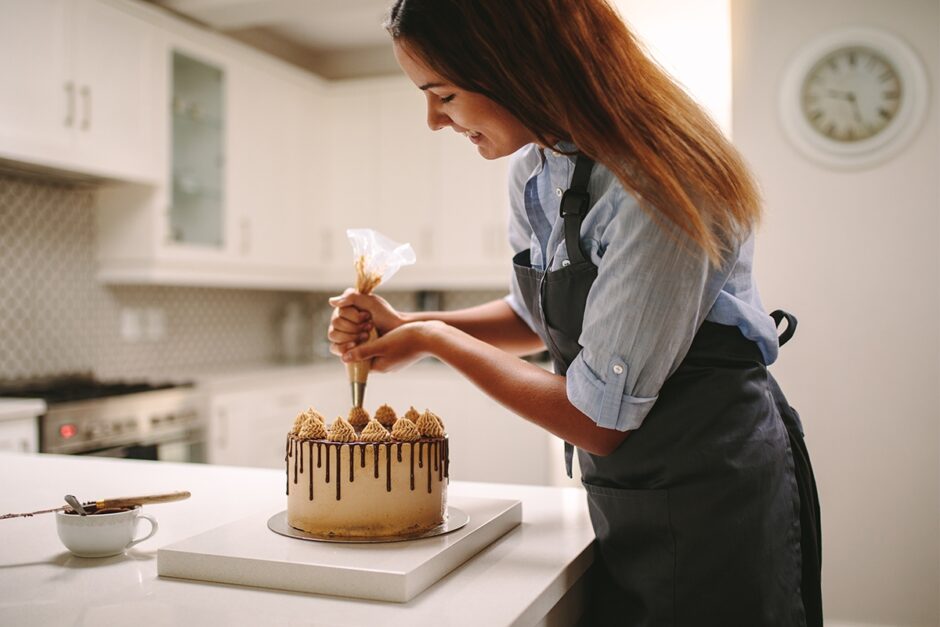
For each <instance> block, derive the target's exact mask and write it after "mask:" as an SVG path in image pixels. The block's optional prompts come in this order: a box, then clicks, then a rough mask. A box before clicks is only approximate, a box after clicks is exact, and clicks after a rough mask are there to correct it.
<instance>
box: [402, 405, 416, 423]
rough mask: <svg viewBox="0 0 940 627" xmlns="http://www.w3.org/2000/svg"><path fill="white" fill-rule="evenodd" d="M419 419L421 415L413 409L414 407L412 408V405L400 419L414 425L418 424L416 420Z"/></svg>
mask: <svg viewBox="0 0 940 627" xmlns="http://www.w3.org/2000/svg"><path fill="white" fill-rule="evenodd" d="M420 417H421V414H419V413H418V410H417V409H415V406H414V405H412V406H411V407H409V408H408V411H406V412H405V415H404V416H402V418H407V419H408V420H410V421H411V422H414V423H417V422H418V418H420Z"/></svg>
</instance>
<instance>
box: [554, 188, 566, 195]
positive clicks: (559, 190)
mask: <svg viewBox="0 0 940 627" xmlns="http://www.w3.org/2000/svg"><path fill="white" fill-rule="evenodd" d="M564 193H565V192H564V190H563V189H562V188H560V187H556V188H555V195H556V196H558V197H559V198H561V197H562V195H563V194H564Z"/></svg>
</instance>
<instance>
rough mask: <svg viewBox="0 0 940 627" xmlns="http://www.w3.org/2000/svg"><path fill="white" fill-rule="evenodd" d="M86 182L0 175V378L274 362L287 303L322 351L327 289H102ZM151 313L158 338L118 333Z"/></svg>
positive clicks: (462, 295) (311, 357) (464, 301)
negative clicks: (127, 319)
mask: <svg viewBox="0 0 940 627" xmlns="http://www.w3.org/2000/svg"><path fill="white" fill-rule="evenodd" d="M94 199H95V191H94V188H93V187H90V186H87V185H83V184H76V183H62V182H50V181H48V180H40V179H33V178H28V177H21V176H17V175H8V174H0V380H15V379H27V378H35V377H45V376H53V375H58V374H66V373H74V372H92V373H93V374H95V375H96V376H98V377H101V378H105V379H109V378H134V377H148V376H154V375H155V374H156V373H159V374H161V375H163V374H166V373H172V372H173V371H174V370H175V369H180V370H184V371H185V370H192V369H194V368H201V367H208V368H211V367H213V366H229V365H232V364H239V363H244V364H246V365H248V364H258V363H259V362H265V361H270V362H277V361H281V360H283V359H284V355H283V351H282V350H281V348H280V347H281V339H280V338H281V334H280V331H279V329H280V322H281V320H282V318H283V316H284V312H285V309H286V308H287V306H288V304H289V303H291V302H297V303H299V305H300V307H301V310H302V311H303V315H304V318H305V319H306V320H308V321H309V324H307V325H305V331H304V333H303V334H302V337H301V343H302V346H303V348H302V350H300V351H298V353H299V355H298V356H297V358H299V359H300V360H302V361H315V360H319V359H326V358H328V354H327V352H326V341H325V338H326V328H327V325H328V323H329V316H330V311H331V310H330V307H329V306H328V305H327V304H326V298H327V296H328V295H327V294H319V293H302V292H283V291H263V290H239V289H214V288H190V287H158V286H107V285H102V284H100V283H99V282H98V281H97V279H96V278H95V232H94ZM383 296H385V298H387V299H388V300H389V302H391V303H392V305H393V306H395V307H397V308H400V309H403V310H410V309H414V308H416V307H418V306H420V305H422V304H423V305H425V306H426V307H427V308H431V307H435V308H436V307H443V308H445V309H457V308H460V307H467V306H472V305H475V304H478V303H482V302H486V301H488V300H491V299H493V298H499V297H501V296H502V294H501V293H498V292H482V291H477V292H465V291H460V292H456V291H455V292H442V293H430V294H428V293H415V292H389V293H387V294H383ZM128 309H131V310H134V311H137V312H147V311H153V310H157V311H158V312H159V313H158V315H162V316H163V318H164V324H165V329H166V333H165V336H164V337H163V338H162V339H159V340H145V339H141V340H139V341H135V342H129V341H126V340H124V339H123V338H122V335H121V321H122V312H123V311H125V310H128Z"/></svg>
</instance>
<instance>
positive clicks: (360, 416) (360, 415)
mask: <svg viewBox="0 0 940 627" xmlns="http://www.w3.org/2000/svg"><path fill="white" fill-rule="evenodd" d="M349 424H351V425H352V426H353V428H355V429H362V428H363V427H365V426H366V425H367V424H369V412H367V411H366V410H365V409H363V408H362V407H353V408H352V409H350V410H349Z"/></svg>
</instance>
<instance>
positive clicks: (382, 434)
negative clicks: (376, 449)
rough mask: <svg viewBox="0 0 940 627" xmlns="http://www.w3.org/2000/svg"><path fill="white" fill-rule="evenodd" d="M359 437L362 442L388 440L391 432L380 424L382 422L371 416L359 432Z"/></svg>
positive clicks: (390, 437)
mask: <svg viewBox="0 0 940 627" xmlns="http://www.w3.org/2000/svg"><path fill="white" fill-rule="evenodd" d="M359 439H360V440H362V441H363V442H388V441H389V440H391V439H392V434H391V433H389V432H388V429H386V428H385V427H383V426H382V423H380V422H379V421H378V420H376V419H375V418H373V419H371V420H370V421H369V423H368V424H367V425H366V426H365V428H364V429H363V430H362V433H360V434H359Z"/></svg>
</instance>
